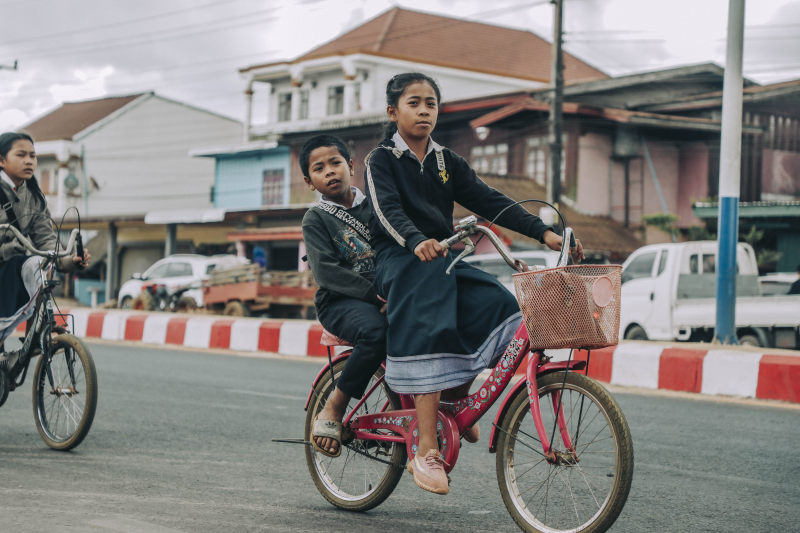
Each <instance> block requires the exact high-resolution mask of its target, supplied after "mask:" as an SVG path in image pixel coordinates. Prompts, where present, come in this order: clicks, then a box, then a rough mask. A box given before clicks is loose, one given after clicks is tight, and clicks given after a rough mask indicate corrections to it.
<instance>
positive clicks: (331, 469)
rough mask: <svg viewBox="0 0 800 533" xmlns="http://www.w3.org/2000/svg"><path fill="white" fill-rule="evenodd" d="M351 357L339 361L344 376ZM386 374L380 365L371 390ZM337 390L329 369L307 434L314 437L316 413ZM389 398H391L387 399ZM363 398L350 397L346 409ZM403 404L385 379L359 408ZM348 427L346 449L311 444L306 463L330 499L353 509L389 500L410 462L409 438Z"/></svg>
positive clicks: (362, 411) (319, 385) (312, 405)
mask: <svg viewBox="0 0 800 533" xmlns="http://www.w3.org/2000/svg"><path fill="white" fill-rule="evenodd" d="M345 362H346V360H341V361H337V362H336V363H335V364H334V365H333V372H334V375H335V376H336V378H337V379H338V378H339V376H340V375H341V373H342V369H343V368H344V364H345ZM382 376H383V369H381V368H379V369H378V371H377V372H376V373H375V375H373V376H372V379H371V380H370V382H369V385H367V391H369V390H370V389H371V388H372V386H373V385H374V384H375V382H376V381H377V380H378V379H380V378H381V377H382ZM331 392H333V386H332V382H331V375H330V372H326V373H325V374H324V376H323V377H322V378H321V379H320V380H319V382H318V383H317V385H316V386H315V387H314V393H313V395H312V398H311V402H310V403H309V406H308V411H307V413H306V425H305V439H306V440H307V441H310V440H311V429H312V425H313V422H314V418H315V417H316V416H317V413H319V412H320V411H321V410H322V408H323V406H324V405H325V402H326V401H327V399H328V396H330V394H331ZM387 402H388V404H387ZM356 403H357V400H355V399H352V400H350V404H349V405H348V407H347V411H346V412H348V413H349V412H350V410H351V409H353V407H355V405H356ZM395 409H400V400H399V399H398V397H397V395H395V394H394V393H393V392H392V391H391V390H390V389H389V387H388V386H387V385H386V383H385V382H384V383H381V385H379V386H378V387H377V388H376V389H375V391H374V392H373V393H372V394H371V395H370V396H369V397H368V398H367V400H366V401H365V402H364V404H363V405H362V406H361V407H360V408H359V410H358V411H357V412H356V415H359V414H367V413H375V412H379V411H382V410H395ZM346 433H347V429H346V428H345V429H344V430H343V442H342V454H341V455H340V456H339V457H336V458H331V457H327V456H325V455H323V454H321V453H318V452H317V451H316V450H314V448H313V447H311V446H310V445H309V446H306V463H307V465H308V471H309V473H310V474H311V478H312V479H313V480H314V485H316V487H317V489H318V490H319V492H320V493H321V494H322V496H324V497H325V499H326V500H328V501H329V502H330V503H332V504H333V505H335V506H336V507H339V508H340V509H345V510H348V511H367V510H369V509H372V508H373V507H376V506H378V505H380V504H381V503H383V501H384V500H385V499H386V498H388V497H389V495H390V494H391V493H392V491H393V490H394V488H395V487H396V486H397V483H398V482H399V481H400V478H401V477H402V476H403V467H404V466H405V463H406V448H405V445H404V444H403V443H393V442H378V441H371V440H370V441H365V440H360V439H354V438H349V439H348V438H347V437H346V436H345V435H346Z"/></svg>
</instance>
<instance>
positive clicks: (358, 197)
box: [320, 187, 367, 210]
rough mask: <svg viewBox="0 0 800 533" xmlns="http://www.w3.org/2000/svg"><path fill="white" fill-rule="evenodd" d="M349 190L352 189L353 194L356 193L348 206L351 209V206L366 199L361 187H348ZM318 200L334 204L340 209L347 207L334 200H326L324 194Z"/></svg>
mask: <svg viewBox="0 0 800 533" xmlns="http://www.w3.org/2000/svg"><path fill="white" fill-rule="evenodd" d="M350 190H351V191H353V194H355V195H356V197H355V198H354V199H353V205H352V206H351V207H350V209H352V208H353V207H355V206H357V205H358V204H360V203H361V202H363V201H364V200H366V199H367V197H366V195H365V194H364V193H363V192H361V189H359V188H358V187H350ZM320 202H325V203H326V204H328V205H335V206H336V207H339V208H341V209H344V210H347V208H346V207H345V206H343V205H342V204H337V203H336V202H331V201H330V200H328V199H327V198H325V197H324V196H323V197H322V199H320Z"/></svg>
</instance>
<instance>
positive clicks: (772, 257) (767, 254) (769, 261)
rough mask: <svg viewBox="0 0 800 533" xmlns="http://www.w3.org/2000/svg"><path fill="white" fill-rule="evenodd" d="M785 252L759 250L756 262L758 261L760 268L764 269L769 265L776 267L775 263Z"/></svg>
mask: <svg viewBox="0 0 800 533" xmlns="http://www.w3.org/2000/svg"><path fill="white" fill-rule="evenodd" d="M782 255H783V254H782V253H780V252H778V251H776V250H767V249H763V250H759V251H758V252H756V263H758V269H759V270H763V269H766V268H768V267H772V268H774V267H775V264H776V263H777V262H778V260H779V259H780V258H781V256H782Z"/></svg>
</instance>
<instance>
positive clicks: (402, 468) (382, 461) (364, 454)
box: [343, 441, 405, 470]
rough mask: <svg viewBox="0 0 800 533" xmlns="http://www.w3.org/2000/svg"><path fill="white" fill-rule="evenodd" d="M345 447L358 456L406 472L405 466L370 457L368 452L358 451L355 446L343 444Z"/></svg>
mask: <svg viewBox="0 0 800 533" xmlns="http://www.w3.org/2000/svg"><path fill="white" fill-rule="evenodd" d="M361 442H365V441H361ZM343 446H345V447H346V448H349V449H351V450H353V451H354V452H356V453H358V454H361V455H363V456H364V457H369V458H370V459H372V460H373V461H378V462H379V463H383V464H385V465H389V466H392V467H394V468H397V469H400V470H404V469H405V465H398V464H397V463H393V462H391V461H387V460H386V459H379V458H377V457H373V456H372V455H369V454H368V453H367V452H362V451H361V450H357V449H356V448H355V447H354V446H352V445H350V444H343Z"/></svg>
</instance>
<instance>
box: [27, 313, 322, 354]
mask: <svg viewBox="0 0 800 533" xmlns="http://www.w3.org/2000/svg"><path fill="white" fill-rule="evenodd" d="M62 312H63V313H68V314H70V315H72V317H73V318H74V321H75V322H74V329H73V333H74V334H75V335H76V336H77V337H81V338H83V337H87V338H99V339H103V340H108V341H139V342H143V343H146V344H159V345H178V346H186V347H189V348H198V349H205V348H220V349H229V350H236V351H241V352H272V353H279V354H282V355H297V356H309V355H310V356H323V355H327V353H328V352H327V349H326V348H325V346H321V345H320V343H319V341H320V337H321V336H322V326H321V325H320V324H319V323H317V322H312V321H309V320H262V319H255V318H237V319H233V318H227V317H226V318H222V317H219V316H209V315H175V314H172V313H142V312H135V311H103V310H96V309H89V308H76V309H70V310H66V311H65V310H62ZM18 330H20V331H24V330H25V325H24V324H22V325H20V327H19V328H18Z"/></svg>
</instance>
